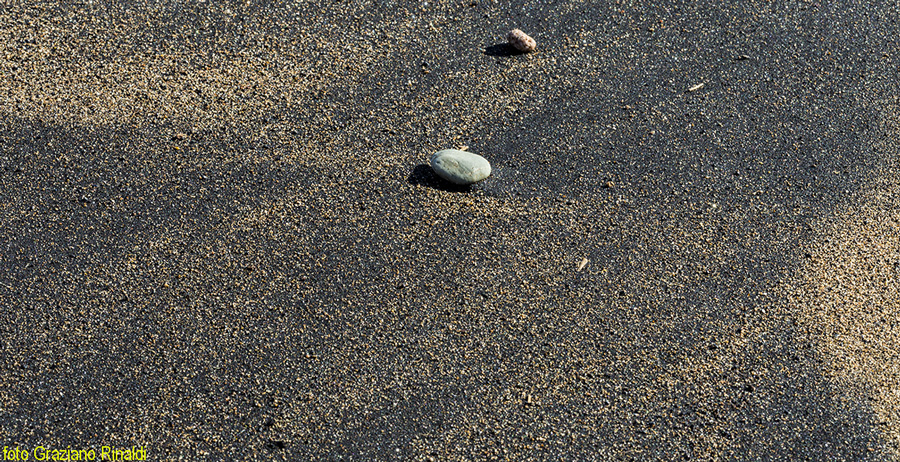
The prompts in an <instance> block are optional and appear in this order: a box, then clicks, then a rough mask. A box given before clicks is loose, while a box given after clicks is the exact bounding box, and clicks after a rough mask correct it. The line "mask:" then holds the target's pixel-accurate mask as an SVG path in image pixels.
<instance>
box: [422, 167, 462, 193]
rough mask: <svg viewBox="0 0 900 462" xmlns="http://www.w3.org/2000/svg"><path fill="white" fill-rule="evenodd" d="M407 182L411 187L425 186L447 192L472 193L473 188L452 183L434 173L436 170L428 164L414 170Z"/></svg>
mask: <svg viewBox="0 0 900 462" xmlns="http://www.w3.org/2000/svg"><path fill="white" fill-rule="evenodd" d="M406 182H407V183H409V184H411V185H416V186H425V187H428V188H432V189H437V190H440V191H447V192H467V191H471V190H472V187H471V186H462V185H457V184H453V183H450V182H449V181H446V180H444V179H443V178H441V177H439V176H437V174H435V173H434V169H432V168H431V166H430V165H428V164H419V165H416V167H415V168H414V169H413V171H412V172H411V173H410V174H409V177H407V178H406Z"/></svg>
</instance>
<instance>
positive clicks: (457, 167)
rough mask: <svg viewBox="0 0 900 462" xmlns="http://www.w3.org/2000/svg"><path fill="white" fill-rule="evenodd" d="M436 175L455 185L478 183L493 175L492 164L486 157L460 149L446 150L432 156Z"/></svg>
mask: <svg viewBox="0 0 900 462" xmlns="http://www.w3.org/2000/svg"><path fill="white" fill-rule="evenodd" d="M431 168H433V169H434V173H437V175H438V176H439V177H441V178H443V179H445V180H447V181H449V182H451V183H453V184H459V185H467V184H472V183H477V182H479V181H481V180H483V179H485V178H487V177H489V176H490V175H491V164H490V163H489V162H488V161H487V159H485V158H484V157H481V156H479V155H478V154H472V153H471V152H466V151H460V150H458V149H444V150H443V151H438V152H436V153H434V155H433V156H431Z"/></svg>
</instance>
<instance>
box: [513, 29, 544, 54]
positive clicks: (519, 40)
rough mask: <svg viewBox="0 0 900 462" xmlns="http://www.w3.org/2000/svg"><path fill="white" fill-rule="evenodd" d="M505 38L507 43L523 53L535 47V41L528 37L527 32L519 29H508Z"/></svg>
mask: <svg viewBox="0 0 900 462" xmlns="http://www.w3.org/2000/svg"><path fill="white" fill-rule="evenodd" d="M506 40H508V41H509V44H510V45H512V46H513V47H514V48H515V49H516V50H519V51H521V52H524V53H528V52H529V51H534V49H535V48H537V42H535V41H534V39H533V38H531V37H529V36H528V34H526V33H525V32H522V31H520V30H519V29H513V30H511V31H509V33H508V34H506Z"/></svg>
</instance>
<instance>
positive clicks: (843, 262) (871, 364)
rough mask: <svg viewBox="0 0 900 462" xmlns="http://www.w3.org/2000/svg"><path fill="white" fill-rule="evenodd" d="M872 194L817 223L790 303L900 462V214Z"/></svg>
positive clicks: (890, 201)
mask: <svg viewBox="0 0 900 462" xmlns="http://www.w3.org/2000/svg"><path fill="white" fill-rule="evenodd" d="M896 202H897V201H896V197H892V196H891V195H890V193H882V194H877V193H874V194H871V196H870V197H869V200H868V201H867V202H866V203H865V204H863V205H861V206H858V207H848V208H846V209H845V210H843V211H841V212H839V213H837V214H835V215H834V217H833V218H832V219H830V220H828V221H827V222H826V223H824V224H822V225H821V226H822V228H823V229H822V232H823V234H824V236H823V238H821V239H819V240H818V241H817V242H816V243H814V244H813V248H812V249H811V250H810V251H809V253H808V254H807V256H808V257H810V258H809V263H808V264H807V265H806V266H805V268H803V269H802V270H801V271H800V272H799V276H798V281H797V286H796V289H795V290H793V291H790V292H791V293H792V296H791V298H790V301H791V302H792V304H794V305H795V306H796V307H798V310H799V312H800V320H801V322H802V323H803V324H804V325H805V326H806V327H807V328H808V329H809V333H810V336H811V337H812V339H814V341H815V342H816V343H817V344H818V351H819V353H820V354H821V355H822V356H823V357H824V359H825V360H826V363H827V367H826V370H827V372H826V375H827V376H828V377H829V378H830V379H831V380H832V381H833V383H835V384H836V385H839V386H841V387H843V388H844V389H845V390H847V392H848V395H849V396H850V397H852V398H853V399H857V398H858V399H859V400H861V401H863V402H865V403H868V404H869V406H871V410H872V412H873V414H874V419H875V422H874V424H875V426H876V428H877V429H878V431H879V432H880V433H881V435H882V436H883V438H884V439H885V440H886V443H887V444H888V446H889V449H890V450H891V451H892V452H893V453H894V454H895V455H897V456H900V292H898V287H897V284H898V282H900V238H898V236H900V211H898V210H897V208H896V205H897V203H896Z"/></svg>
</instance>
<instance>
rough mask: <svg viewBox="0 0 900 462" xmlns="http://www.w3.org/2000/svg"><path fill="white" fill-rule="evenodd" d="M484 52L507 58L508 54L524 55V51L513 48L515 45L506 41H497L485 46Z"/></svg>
mask: <svg viewBox="0 0 900 462" xmlns="http://www.w3.org/2000/svg"><path fill="white" fill-rule="evenodd" d="M484 54H486V55H488V56H495V57H501V58H508V57H510V56H518V55H524V54H525V53H524V52H522V51H519V50H517V49H515V47H513V46H512V45H510V44H508V43H498V44H495V45H491V46H489V47H487V48H485V49H484Z"/></svg>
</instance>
